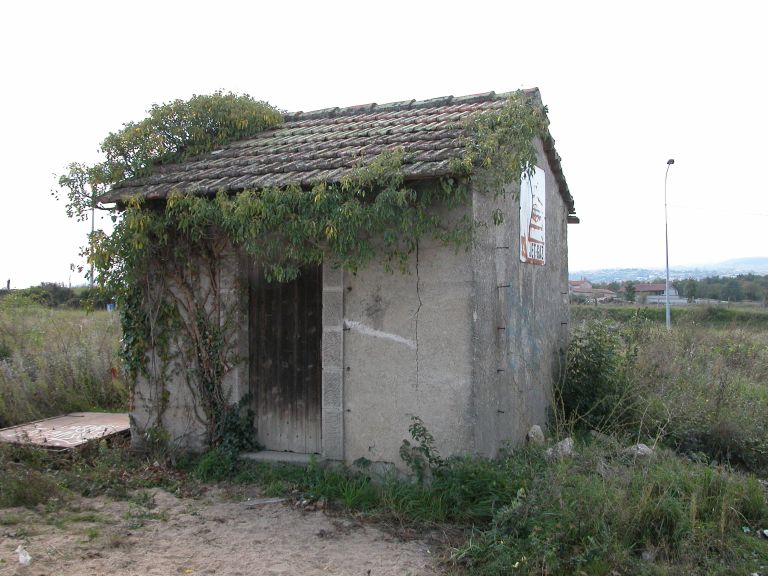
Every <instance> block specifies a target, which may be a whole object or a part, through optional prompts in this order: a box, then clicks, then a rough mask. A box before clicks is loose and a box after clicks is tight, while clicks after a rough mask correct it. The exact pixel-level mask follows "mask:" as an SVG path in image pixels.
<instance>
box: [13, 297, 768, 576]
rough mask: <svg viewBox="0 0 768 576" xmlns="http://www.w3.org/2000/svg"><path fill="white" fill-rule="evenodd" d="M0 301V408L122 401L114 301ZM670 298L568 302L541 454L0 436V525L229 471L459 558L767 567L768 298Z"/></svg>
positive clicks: (501, 562)
mask: <svg viewBox="0 0 768 576" xmlns="http://www.w3.org/2000/svg"><path fill="white" fill-rule="evenodd" d="M6 302H7V301H3V303H0V419H5V422H6V423H8V422H11V423H12V422H14V421H19V420H27V419H30V418H35V417H42V416H46V415H50V414H53V413H60V412H65V411H68V410H82V409H94V408H96V407H98V408H109V409H113V408H124V406H125V401H126V400H125V399H126V391H125V387H124V385H123V384H122V382H121V381H120V380H119V379H116V378H114V377H113V374H112V370H111V368H112V367H114V366H116V365H117V364H116V363H117V344H118V342H117V340H118V337H119V329H118V327H117V324H116V322H115V319H114V317H113V316H110V315H108V314H107V313H97V314H91V315H86V314H85V313H82V312H72V311H57V310H54V311H51V310H45V309H40V308H37V307H34V306H27V307H24V306H21V305H14V306H10V305H8V304H7V303H6ZM638 310H639V312H638ZM674 313H675V317H674V319H673V321H674V322H675V328H674V329H673V330H672V331H670V332H667V331H666V330H665V329H664V327H663V323H662V322H663V309H658V310H655V309H654V310H651V309H646V310H643V309H636V308H633V309H622V308H613V307H598V308H594V307H577V308H576V310H575V311H574V314H573V318H574V320H575V322H574V323H575V324H577V325H578V326H579V328H577V330H580V331H581V332H576V334H575V337H574V339H573V340H574V342H576V343H578V344H579V346H577V347H573V348H572V350H571V353H570V356H569V357H570V360H571V363H570V364H569V369H570V372H569V379H567V380H566V381H565V385H567V386H572V387H574V388H573V390H571V393H572V394H571V396H570V397H568V395H567V394H564V393H562V392H563V391H561V396H560V398H561V400H563V402H562V403H560V404H558V405H557V408H558V409H557V410H555V411H554V413H555V415H556V418H555V420H554V421H553V424H554V425H553V428H552V430H553V431H554V433H555V435H556V436H557V434H575V435H576V438H577V453H576V455H575V456H574V457H572V458H567V459H563V460H555V461H551V460H548V459H547V458H546V456H545V452H544V447H536V446H529V447H522V448H518V449H515V450H513V451H510V452H509V453H506V454H504V455H503V456H502V457H500V458H498V459H496V460H483V459H473V458H449V459H446V460H440V459H439V458H436V459H435V460H434V462H433V463H432V466H431V470H429V473H428V474H425V478H427V479H428V480H426V481H424V482H420V481H403V480H401V479H399V478H397V477H395V476H392V477H388V478H384V479H383V480H381V479H380V480H379V481H373V480H372V479H371V478H370V477H369V476H368V474H367V473H366V469H365V467H362V468H356V469H354V470H351V469H346V468H323V467H320V466H317V465H316V464H314V463H313V464H311V465H310V466H309V467H308V468H295V467H288V466H270V465H267V464H259V463H255V462H251V461H241V460H238V459H237V457H236V454H235V453H234V452H232V451H229V450H212V451H210V452H208V453H207V454H205V455H203V456H201V457H197V458H188V459H180V460H177V463H176V465H175V466H171V465H170V464H169V463H167V462H166V459H165V457H164V455H163V454H162V453H159V454H150V455H143V456H142V455H137V454H133V453H130V452H129V451H128V450H127V446H126V445H125V444H123V445H120V444H119V443H118V444H117V445H115V446H110V445H107V444H106V443H102V444H100V445H98V446H96V447H94V448H93V449H91V450H90V451H86V452H82V453H75V454H73V455H71V456H69V457H60V456H56V455H52V454H49V453H45V452H43V451H39V450H35V449H31V448H20V447H12V446H0V470H2V471H3V473H2V474H0V525H2V526H7V527H9V528H12V529H14V530H16V532H17V533H19V534H21V533H24V530H25V527H24V526H23V524H24V514H23V513H19V512H18V511H15V510H14V511H11V512H10V513H3V512H4V510H3V509H8V508H15V507H28V508H34V509H36V510H43V511H44V513H45V514H47V515H48V517H49V518H50V521H51V522H56V523H62V524H79V525H80V527H79V528H78V530H80V533H81V534H82V538H83V539H84V541H92V540H95V539H102V534H101V532H102V525H104V524H105V523H108V522H109V519H105V518H103V517H102V516H100V515H99V514H97V513H95V512H93V511H89V510H87V509H78V508H77V506H76V504H75V499H74V496H76V495H77V496H86V497H89V496H97V495H105V496H109V497H113V498H118V499H124V500H128V512H127V515H126V517H125V518H124V521H125V522H126V523H127V525H129V526H132V527H135V528H140V527H141V526H143V525H144V524H145V522H146V521H148V520H160V521H163V520H166V518H165V517H164V516H163V515H162V514H161V513H159V512H158V511H157V510H156V509H155V507H154V501H153V497H152V494H151V493H150V492H148V491H147V490H148V489H150V488H155V487H161V488H164V489H166V490H168V491H170V492H172V493H175V494H177V495H182V496H183V495H194V494H198V493H199V492H200V491H201V490H202V489H204V487H205V486H206V485H208V484H211V483H213V482H220V481H225V482H227V483H231V484H235V485H245V484H255V485H258V486H260V487H261V489H262V492H263V493H264V494H265V495H266V496H286V497H288V498H292V499H296V500H299V501H308V502H315V501H323V502H324V503H327V505H328V506H331V507H335V508H336V509H340V510H348V511H355V512H356V513H364V514H365V515H366V516H367V517H368V518H370V519H373V520H378V521H381V522H386V523H387V524H389V525H392V526H399V527H408V528H409V529H410V528H414V527H415V528H417V529H418V528H419V527H421V528H431V527H435V526H446V525H449V526H450V527H451V530H452V532H455V531H459V532H460V533H463V534H464V538H463V539H460V540H459V541H457V542H456V543H454V545H453V547H452V548H451V550H449V552H448V553H447V554H446V555H445V562H446V566H447V568H448V569H449V570H452V571H455V572H459V573H468V574H478V575H493V574H531V575H533V574H546V575H559V574H563V575H565V574H580V575H583V574H586V575H593V574H594V575H598V574H600V575H602V574H605V575H614V574H622V575H623V574H645V575H656V574H658V575H670V574H707V575H727V574H734V575H735V574H751V573H758V574H765V573H768V540H765V539H760V538H758V537H757V535H756V534H757V530H758V529H761V528H768V501H767V500H766V489H765V486H764V485H763V484H762V483H761V482H760V480H759V476H764V475H765V474H766V471H767V470H768V410H765V407H766V406H767V405H768V386H767V385H766V382H768V322H766V321H765V320H764V319H768V314H765V313H764V312H763V311H760V310H757V311H741V310H730V309H706V308H700V309H686V310H685V311H679V309H675V310H674ZM580 338H581V340H580ZM574 360H578V361H579V363H574ZM579 387H581V388H579ZM591 428H598V429H600V430H603V431H605V432H608V433H610V434H611V435H612V436H611V437H610V438H607V439H605V438H602V437H600V436H595V435H591V434H589V433H588V432H589V430H590V429H591ZM424 438H428V434H426V432H425V435H423V436H422V437H421V440H422V441H424ZM414 441H415V442H416V443H417V444H419V439H418V438H415V440H414ZM637 441H645V442H647V443H648V444H652V445H654V446H655V449H656V454H655V456H654V457H652V458H649V459H633V458H630V457H628V456H626V455H623V454H622V452H621V447H622V446H626V445H628V444H630V443H635V442H637ZM422 464H423V463H422ZM89 524H91V525H89ZM104 538H106V536H104Z"/></svg>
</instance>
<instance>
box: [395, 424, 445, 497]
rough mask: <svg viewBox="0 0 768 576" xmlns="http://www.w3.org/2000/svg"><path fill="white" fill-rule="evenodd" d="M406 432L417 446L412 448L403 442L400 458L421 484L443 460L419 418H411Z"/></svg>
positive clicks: (432, 438) (408, 443) (433, 440)
mask: <svg viewBox="0 0 768 576" xmlns="http://www.w3.org/2000/svg"><path fill="white" fill-rule="evenodd" d="M408 432H410V434H411V438H412V439H413V441H414V442H416V444H417V445H416V446H413V445H411V443H410V442H409V441H408V440H403V443H402V445H401V446H400V458H402V460H403V462H405V464H406V465H407V466H408V468H410V469H411V471H412V472H413V473H414V474H415V475H416V478H418V480H419V482H423V481H424V480H425V479H426V478H428V477H429V476H431V472H432V471H433V470H434V469H436V468H439V467H440V466H442V465H443V460H442V458H440V453H439V452H438V451H437V448H436V447H435V438H434V437H433V436H432V434H431V433H430V432H429V430H427V427H426V426H425V425H424V422H423V421H422V420H421V418H419V417H418V416H411V424H410V426H408Z"/></svg>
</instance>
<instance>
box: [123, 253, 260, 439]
mask: <svg viewBox="0 0 768 576" xmlns="http://www.w3.org/2000/svg"><path fill="white" fill-rule="evenodd" d="M204 270H205V267H203V266H200V267H199V269H198V271H199V273H198V274H196V275H194V276H193V278H194V282H195V284H196V285H197V287H198V290H199V291H200V293H201V294H202V293H205V292H207V291H209V290H217V291H218V293H219V295H220V302H221V305H222V310H221V314H220V321H221V323H222V325H226V327H227V330H229V334H230V335H229V340H230V342H231V343H232V346H233V349H232V354H231V363H230V366H229V370H228V372H227V374H226V375H225V376H224V380H223V388H224V393H225V395H226V397H227V398H228V400H229V401H230V402H237V401H239V400H240V398H241V397H242V396H243V395H245V394H246V393H247V392H248V316H247V313H248V308H247V306H248V294H247V291H246V290H245V281H247V275H246V274H244V271H245V270H247V268H245V267H244V265H243V261H242V257H241V256H238V255H237V254H236V252H235V251H234V250H232V249H225V251H224V253H223V256H222V257H221V258H220V259H219V260H218V267H217V268H216V270H215V272H214V274H215V278H214V279H213V281H212V279H211V278H210V276H209V275H208V274H206V273H203V271H204ZM209 301H212V300H210V299H209ZM185 339H186V333H185V332H183V331H180V332H179V333H177V334H176V339H175V340H174V341H172V342H171V344H170V354H169V358H166V359H165V360H166V361H163V360H161V359H160V358H159V357H158V356H157V354H156V353H155V352H154V351H151V352H150V353H149V354H148V357H147V368H148V373H149V375H148V376H146V375H140V376H139V378H138V379H137V381H136V384H135V387H134V392H133V398H132V403H131V415H130V418H131V444H132V445H133V447H134V448H144V447H146V445H147V440H148V439H150V438H148V432H149V434H150V435H151V434H153V429H159V428H161V429H163V430H164V431H165V432H164V433H165V434H167V436H166V438H165V439H166V440H168V441H169V442H170V444H171V446H174V447H178V448H181V449H185V450H190V451H195V452H198V451H202V450H204V449H205V447H206V444H207V436H206V434H207V432H206V426H205V422H206V419H205V415H204V413H203V411H202V409H200V403H199V397H198V394H197V391H196V389H195V387H194V386H192V385H190V383H189V381H188V380H187V378H186V377H185V373H186V370H187V368H188V366H189V363H190V362H189V359H185V358H184V355H183V354H182V353H181V351H182V350H185V349H186V342H185Z"/></svg>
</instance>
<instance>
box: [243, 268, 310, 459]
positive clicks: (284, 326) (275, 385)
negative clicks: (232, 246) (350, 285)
mask: <svg viewBox="0 0 768 576" xmlns="http://www.w3.org/2000/svg"><path fill="white" fill-rule="evenodd" d="M322 290H323V282H322V268H321V267H319V266H317V267H311V268H306V269H303V270H302V272H301V275H300V276H299V278H298V279H296V280H295V281H293V282H288V283H280V282H275V281H273V282H267V281H266V279H265V278H264V275H263V273H262V272H261V270H260V268H259V267H258V266H254V267H253V269H252V270H251V273H250V314H249V316H250V387H251V397H252V402H253V403H254V406H253V408H254V412H255V414H256V439H257V441H258V443H259V444H260V445H261V446H263V447H264V448H265V449H267V450H280V451H289V452H300V453H319V452H320V451H321V437H320V433H321V422H320V412H321V410H320V394H321V377H322V367H321V336H322V295H323V292H322Z"/></svg>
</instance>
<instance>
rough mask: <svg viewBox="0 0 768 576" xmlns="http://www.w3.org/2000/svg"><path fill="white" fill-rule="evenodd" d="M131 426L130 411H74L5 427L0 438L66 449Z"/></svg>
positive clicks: (17, 442) (126, 430)
mask: <svg viewBox="0 0 768 576" xmlns="http://www.w3.org/2000/svg"><path fill="white" fill-rule="evenodd" d="M129 430H130V423H129V420H128V414H125V413H120V414H112V413H107V412H73V413H71V414H67V415H65V416H56V417H54V418H46V419H45V420H38V421H37V422H28V423H26V424H19V425H18V426H11V427H10V428H3V429H2V430H0V442H8V443H11V444H33V445H36V446H42V447H44V448H52V449H60V450H66V449H70V448H76V447H78V446H82V445H83V444H87V443H88V442H91V441H93V440H100V439H101V438H107V437H109V436H114V435H115V434H120V433H127V432H128V431H129Z"/></svg>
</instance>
